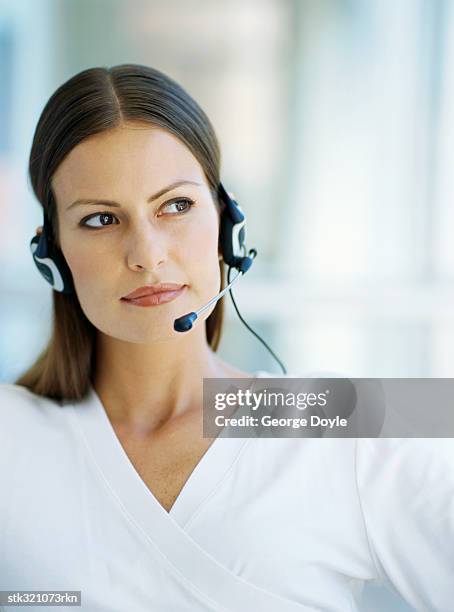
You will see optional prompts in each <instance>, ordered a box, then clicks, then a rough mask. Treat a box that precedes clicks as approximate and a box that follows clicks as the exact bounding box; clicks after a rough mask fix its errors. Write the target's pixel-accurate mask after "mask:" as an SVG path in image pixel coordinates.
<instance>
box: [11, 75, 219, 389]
mask: <svg viewBox="0 0 454 612" xmlns="http://www.w3.org/2000/svg"><path fill="white" fill-rule="evenodd" d="M126 121H128V122H132V121H138V122H141V123H143V122H146V123H149V124H150V126H153V127H160V128H163V129H166V130H168V131H169V132H171V133H172V134H174V135H175V136H177V137H178V138H179V139H180V141H182V142H183V143H184V144H185V145H186V146H187V147H188V148H189V150H190V151H191V152H192V154H193V155H194V157H195V158H196V159H197V161H198V162H199V163H200V165H201V167H202V169H203V171H204V173H205V176H206V179H207V182H208V185H209V187H210V191H211V193H212V196H213V200H214V202H215V204H216V206H217V208H218V210H219V212H220V213H221V212H222V209H223V206H224V204H223V202H222V201H221V200H220V199H219V197H218V186H219V182H220V163H221V159H220V158H221V155H220V147H219V143H218V140H217V137H216V134H215V132H214V129H213V126H212V125H211V123H210V120H209V119H208V117H207V116H206V114H205V113H204V112H203V110H202V109H201V108H200V106H199V105H198V104H197V103H196V102H195V100H194V99H193V98H192V97H191V96H190V95H189V94H188V93H187V92H186V91H185V90H184V89H183V88H182V87H181V86H180V85H178V84H177V83H176V82H175V81H174V80H173V79H171V78H170V77H168V76H166V75H165V74H163V73H162V72H160V71H159V70H156V69H154V68H150V67H148V66H141V65H137V64H122V65H119V66H113V67H112V68H104V67H97V68H90V69H88V70H84V71H82V72H79V73H78V74H76V75H75V76H73V77H71V78H70V79H69V80H68V81H66V82H65V83H63V85H61V86H60V87H59V88H58V89H57V90H56V91H55V92H54V93H53V94H52V96H51V97H50V98H49V100H48V102H47V104H46V105H45V107H44V109H43V111H42V113H41V116H40V118H39V121H38V124H37V126H36V130H35V133H34V137H33V143H32V147H31V151H30V159H29V176H30V180H31V185H32V187H33V191H34V193H35V195H36V198H37V199H38V202H39V203H40V205H41V206H42V207H43V212H46V213H47V216H48V218H49V221H50V224H51V232H52V239H53V241H54V243H55V245H56V247H57V248H60V242H59V232H58V218H57V206H56V202H55V197H54V194H53V192H52V186H51V179H52V176H53V174H54V172H55V171H56V169H57V168H58V166H59V164H60V163H61V162H62V161H63V159H64V158H65V156H66V155H67V154H68V153H69V152H70V151H71V150H72V149H73V148H74V147H75V146H76V145H77V144H79V143H80V142H82V141H83V140H84V139H86V138H88V137H89V136H92V135H93V134H99V133H100V132H104V131H107V130H110V129H112V128H115V127H116V126H118V125H120V124H121V123H122V122H126ZM219 266H220V271H221V288H224V287H225V270H224V263H223V261H222V260H221V261H220V262H219ZM52 293H53V309H52V311H53V312H52V318H53V321H52V333H51V337H50V339H49V342H48V344H47V346H46V347H45V349H44V350H43V351H42V352H41V354H40V355H39V356H38V358H37V359H36V361H35V362H34V363H33V365H31V366H30V367H29V369H28V370H27V371H26V372H24V373H23V374H22V375H21V376H20V377H19V378H18V379H17V380H16V381H15V384H17V385H22V386H24V387H26V388H28V389H29V390H30V391H32V392H33V393H35V394H37V395H42V396H46V397H50V398H53V399H57V400H63V399H69V400H70V399H80V398H82V397H83V396H84V395H85V394H86V392H87V391H88V388H89V386H90V384H91V383H92V382H93V378H92V377H93V373H94V365H95V363H94V360H95V354H96V351H95V342H96V329H95V327H94V326H93V325H92V323H90V321H89V320H88V319H87V317H86V316H85V314H84V312H83V311H82V308H81V306H80V303H79V300H78V298H77V295H76V294H75V293H73V294H71V295H65V294H63V293H60V292H57V291H53V292H52ZM223 318H224V301H223V300H222V299H221V300H219V301H218V302H217V303H216V307H215V308H214V310H213V312H212V313H211V314H210V316H209V317H208V318H207V320H206V321H205V329H206V338H207V342H208V344H209V345H210V346H211V348H212V349H213V350H214V351H216V350H217V348H218V345H219V341H220V338H221V330H222V323H223Z"/></svg>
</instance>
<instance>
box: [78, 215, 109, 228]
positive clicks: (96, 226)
mask: <svg viewBox="0 0 454 612" xmlns="http://www.w3.org/2000/svg"><path fill="white" fill-rule="evenodd" d="M96 217H100V218H101V225H89V224H88V223H87V221H91V220H92V219H96ZM110 217H112V218H113V217H114V215H112V214H111V213H108V212H102V213H96V214H94V215H90V216H89V217H85V218H84V219H82V221H81V222H80V224H81V225H83V226H85V227H91V228H93V229H97V228H99V227H106V226H107V225H111V224H110V223H105V220H106V219H108V218H110Z"/></svg>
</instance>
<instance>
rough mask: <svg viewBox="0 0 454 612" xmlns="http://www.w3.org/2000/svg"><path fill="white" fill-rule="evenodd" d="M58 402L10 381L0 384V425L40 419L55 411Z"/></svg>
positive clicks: (21, 423)
mask: <svg viewBox="0 0 454 612" xmlns="http://www.w3.org/2000/svg"><path fill="white" fill-rule="evenodd" d="M58 408H59V404H58V402H56V401H55V400H52V399H50V398H48V397H43V396H41V395H37V394H35V393H32V392H31V391H30V390H29V389H27V388H26V387H22V386H20V385H14V384H10V383H1V384H0V423H1V427H2V428H4V426H5V425H8V424H10V425H11V426H12V425H14V424H16V425H18V426H21V425H23V424H24V423H26V422H27V423H29V422H30V420H31V419H35V420H42V419H43V418H44V417H45V415H48V414H53V413H57V414H58Z"/></svg>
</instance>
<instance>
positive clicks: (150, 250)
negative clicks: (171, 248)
mask: <svg viewBox="0 0 454 612" xmlns="http://www.w3.org/2000/svg"><path fill="white" fill-rule="evenodd" d="M126 259H127V265H128V267H129V268H130V269H131V270H149V271H152V270H154V269H156V268H157V267H159V266H161V265H162V264H163V263H164V262H165V261H166V259H167V241H166V237H165V236H164V235H163V232H159V231H158V230H156V229H152V228H151V227H150V225H148V224H147V223H142V224H141V225H140V227H139V228H138V229H137V230H136V231H133V232H131V237H130V243H129V246H128V250H127V256H126Z"/></svg>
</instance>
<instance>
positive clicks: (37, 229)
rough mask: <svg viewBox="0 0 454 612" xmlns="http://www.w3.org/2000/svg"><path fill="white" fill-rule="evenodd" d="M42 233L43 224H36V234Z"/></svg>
mask: <svg viewBox="0 0 454 612" xmlns="http://www.w3.org/2000/svg"><path fill="white" fill-rule="evenodd" d="M42 233H43V226H42V225H38V227H37V228H36V235H37V236H39V235H40V234H42Z"/></svg>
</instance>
